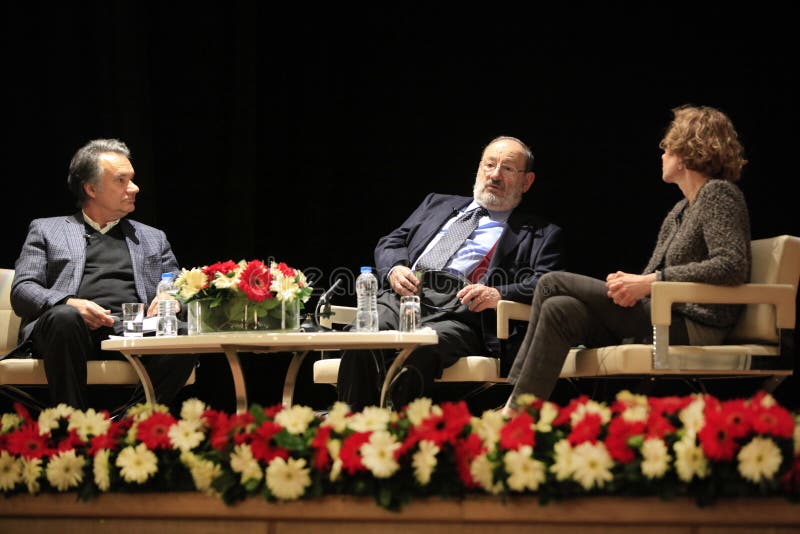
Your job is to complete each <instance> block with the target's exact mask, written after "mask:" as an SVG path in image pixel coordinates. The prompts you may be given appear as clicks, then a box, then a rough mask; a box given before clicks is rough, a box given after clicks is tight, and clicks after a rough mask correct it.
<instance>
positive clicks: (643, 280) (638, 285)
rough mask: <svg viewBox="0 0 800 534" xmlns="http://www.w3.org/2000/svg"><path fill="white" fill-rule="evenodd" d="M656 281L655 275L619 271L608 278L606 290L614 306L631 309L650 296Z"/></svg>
mask: <svg viewBox="0 0 800 534" xmlns="http://www.w3.org/2000/svg"><path fill="white" fill-rule="evenodd" d="M655 281H656V274H655V273H651V274H645V275H641V274H629V273H624V272H622V271H617V272H615V273H611V274H609V275H608V276H606V289H608V297H609V298H610V299H611V300H613V301H614V304H616V305H618V306H623V307H625V308H630V307H631V306H633V305H634V304H636V303H637V302H639V301H640V300H641V299H642V298H644V297H646V296H647V295H649V294H650V286H651V284H652V283H653V282H655Z"/></svg>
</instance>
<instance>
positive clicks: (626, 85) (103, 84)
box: [0, 1, 800, 403]
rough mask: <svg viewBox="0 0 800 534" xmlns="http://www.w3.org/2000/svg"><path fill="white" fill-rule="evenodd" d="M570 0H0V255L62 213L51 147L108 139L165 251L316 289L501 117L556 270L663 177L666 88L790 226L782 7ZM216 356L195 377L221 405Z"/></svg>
mask: <svg viewBox="0 0 800 534" xmlns="http://www.w3.org/2000/svg"><path fill="white" fill-rule="evenodd" d="M537 5H538V4H537ZM590 5H591V6H592V7H585V6H581V5H580V4H571V5H570V6H569V7H564V8H561V9H559V10H557V11H556V10H553V9H543V8H541V7H537V6H529V7H526V8H521V9H520V8H512V7H509V6H500V5H496V6H495V5H487V6H483V7H482V8H481V10H480V11H474V12H467V11H465V8H464V7H462V6H458V5H452V6H451V5H448V6H442V5H439V6H425V7H421V6H414V5H398V4H393V5H387V6H381V7H375V6H368V7H361V8H359V9H358V10H356V8H354V7H348V6H341V5H336V6H334V5H330V4H324V5H322V6H319V7H314V8H312V7H310V6H305V5H297V6H296V7H281V8H277V7H275V6H274V5H270V4H268V3H255V2H254V3H250V2H227V3H221V2H218V3H215V4H213V5H207V6H205V5H203V4H198V3H194V2H193V3H188V2H113V1H105V2H69V3H59V4H54V5H51V6H48V7H47V8H44V7H42V6H34V7H21V4H20V3H4V5H3V7H2V8H1V9H2V12H3V23H2V24H3V32H2V33H3V37H2V39H3V71H4V76H3V79H4V84H3V85H4V86H5V88H6V91H5V93H6V99H5V105H4V106H3V107H4V113H3V115H4V118H5V120H4V127H5V133H6V135H5V137H6V142H5V143H4V144H3V151H4V157H3V162H4V164H5V169H4V174H5V183H4V185H3V198H4V199H5V205H6V208H5V209H3V210H2V211H0V223H1V224H2V227H3V228H4V235H5V237H4V238H3V246H2V247H0V265H2V266H9V267H10V266H13V264H14V261H15V259H16V257H17V254H18V252H19V249H20V247H21V245H22V242H23V240H24V238H25V234H26V228H27V224H28V222H29V220H30V219H31V218H34V217H43V216H51V215H57V214H63V213H69V212H71V211H72V210H73V206H72V203H71V199H70V197H69V194H68V192H67V189H66V174H67V166H68V162H69V159H70V157H71V155H72V154H73V152H74V151H75V150H76V149H77V148H78V147H79V146H80V145H82V144H83V143H84V142H86V141H87V140H88V139H91V138H96V137H118V138H120V139H122V140H124V141H125V142H127V143H128V145H129V146H130V148H131V149H132V151H133V158H132V159H133V164H134V167H135V169H136V171H137V181H138V184H139V186H140V187H141V193H140V195H139V199H138V203H137V206H138V207H137V210H136V212H135V214H134V218H136V219H139V220H141V221H142V222H145V223H148V224H151V225H154V226H157V227H160V228H162V229H164V230H165V231H166V232H167V235H168V236H169V237H170V241H171V243H172V246H173V249H174V251H175V253H176V255H177V256H178V259H179V261H180V262H181V264H182V265H183V266H186V267H191V266H197V265H203V264H208V263H212V262H214V261H218V260H226V259H233V260H239V259H242V258H247V259H252V258H261V259H268V258H276V259H278V260H280V261H285V262H287V263H289V264H290V265H292V266H295V267H299V268H301V269H303V270H305V271H306V272H307V274H309V275H310V276H314V278H315V283H316V285H317V286H318V287H319V288H326V287H327V286H329V285H330V283H331V281H332V279H333V277H334V276H335V273H337V272H340V271H343V270H356V269H357V268H358V267H359V266H360V265H364V264H370V263H372V261H373V260H372V250H373V247H374V245H375V243H376V241H377V240H378V238H379V237H381V236H382V235H384V234H386V233H387V232H389V231H390V230H392V229H393V228H394V227H395V226H397V225H398V224H399V223H400V222H402V220H403V219H404V218H405V217H406V216H407V215H408V214H409V213H410V212H411V211H412V210H413V208H414V207H416V205H417V204H418V203H419V202H420V201H421V200H422V198H423V197H424V196H425V194H427V193H428V192H431V191H436V192H440V193H457V194H467V195H468V194H471V187H472V184H473V182H474V175H475V170H476V168H477V163H478V160H479V158H480V153H481V150H482V148H483V146H484V145H485V143H487V142H488V141H489V140H491V139H492V138H493V137H495V136H497V135H514V136H517V137H520V138H522V139H523V140H525V141H527V142H528V143H529V144H530V145H531V146H532V147H533V150H534V153H535V154H536V158H537V159H536V164H535V171H536V176H537V178H536V182H535V184H534V186H533V188H532V189H531V191H530V192H529V193H528V194H527V196H526V198H525V200H524V202H523V206H522V207H523V208H525V209H529V210H532V211H535V212H538V213H540V214H542V215H544V216H547V217H549V218H550V219H552V220H553V221H554V222H557V223H558V224H560V225H562V226H563V227H564V229H565V230H566V232H567V235H568V237H569V250H568V253H569V255H568V258H569V268H570V270H573V271H577V272H581V273H585V274H590V275H595V276H605V274H606V273H607V272H610V271H613V270H617V269H621V270H628V271H634V272H635V271H639V270H640V269H641V268H642V267H643V266H644V265H645V263H646V261H647V258H648V255H649V252H650V250H651V248H652V246H653V244H654V242H655V236H656V232H657V230H658V227H659V225H660V223H661V220H662V218H663V217H664V215H665V214H666V212H667V211H668V210H669V209H670V207H671V206H672V205H673V204H674V203H675V202H676V201H677V200H679V198H680V192H679V190H678V189H677V187H674V186H669V185H666V184H664V183H662V182H661V179H660V176H661V175H660V172H661V161H660V150H659V148H658V142H659V140H660V139H661V136H662V135H663V133H664V128H665V127H666V125H667V123H668V122H669V120H670V118H671V113H670V109H671V108H672V107H675V106H677V105H680V104H684V103H693V104H703V105H711V106H715V107H719V108H721V109H722V110H724V111H726V112H727V113H728V114H729V115H730V116H731V118H732V119H733V121H734V124H735V125H736V126H737V128H738V130H739V132H740V135H741V138H742V141H743V143H744V146H745V149H746V152H747V156H748V158H749V159H750V164H749V165H748V166H747V167H746V168H745V174H744V178H743V180H742V182H741V187H742V189H743V190H744V192H745V195H746V197H747V200H748V204H749V207H750V212H751V223H752V236H753V238H761V237H768V236H773V235H778V234H784V233H788V234H793V235H800V224H798V215H797V201H796V196H795V194H794V192H793V191H794V185H795V184H793V182H794V181H795V176H794V171H793V170H792V169H794V167H795V160H796V157H797V147H798V137H799V136H798V133H797V124H798V118H799V117H798V111H797V106H796V104H795V98H796V95H797V94H798V90H797V89H798V88H797V85H796V83H795V77H796V76H795V75H796V70H797V64H798V61H797V60H798V55H797V40H796V37H794V36H793V35H795V33H796V32H795V29H794V27H793V21H794V20H795V19H794V17H791V16H790V15H789V13H788V12H783V11H782V9H783V8H780V9H778V8H773V7H770V6H769V5H767V4H765V3H759V4H755V5H750V6H748V7H747V10H746V11H735V10H733V11H732V9H735V8H731V7H730V5H729V4H722V3H721V4H719V5H717V6H712V7H705V8H702V9H701V8H699V7H698V6H696V5H694V4H691V6H692V7H691V9H683V8H681V6H680V5H677V4H671V5H662V6H660V7H659V8H655V7H643V6H640V5H638V4H635V5H632V6H626V5H623V4H622V3H612V4H610V5H608V6H604V7H596V6H595V5H594V4H590ZM315 273H319V274H318V275H316V276H315ZM317 294H318V293H317ZM351 298H352V297H351V296H350V295H345V294H341V295H339V297H337V300H339V301H340V302H341V303H349V302H351ZM315 301H316V296H315V297H313V298H312V300H311V301H310V305H311V307H312V308H313V304H314V303H315ZM214 365H216V364H208V365H206V369H208V368H213V367H214ZM249 365H253V366H258V365H265V364H262V363H258V364H256V363H252V362H251V363H250V364H249ZM224 374H225V371H224V369H223V371H222V372H221V373H216V374H214V376H209V375H208V374H204V375H202V376H201V379H202V380H201V383H200V384H198V387H199V388H200V390H199V391H200V393H202V394H205V395H207V396H208V397H209V398H212V399H223V398H225V399H226V400H225V401H223V400H219V401H218V402H220V403H225V402H227V395H228V393H227V389H228V388H229V384H227V383H226V382H225V381H226V380H227V378H220V376H221V375H224ZM273 374H279V373H273V371H272V370H269V369H259V370H258V371H257V372H254V375H253V376H254V377H256V378H253V380H261V378H263V377H264V376H266V375H270V376H272V375H273ZM259 384H261V382H259ZM253 389H254V390H255V391H258V392H262V393H263V395H262V396H261V398H258V394H256V396H255V398H256V400H260V401H263V402H271V401H273V400H275V401H277V398H278V396H277V393H276V394H275V398H274V399H273V398H272V396H271V395H272V392H273V388H272V387H271V386H263V385H258V384H256V385H254V386H253ZM795 389H796V381H795V380H794V379H792V380H790V381H789V382H787V383H785V384H784V385H783V386H781V389H780V390H779V391H778V394H779V396H783V398H789V397H791V396H792V395H794V396H795V397H791V398H792V399H796V394H795V393H794V391H795Z"/></svg>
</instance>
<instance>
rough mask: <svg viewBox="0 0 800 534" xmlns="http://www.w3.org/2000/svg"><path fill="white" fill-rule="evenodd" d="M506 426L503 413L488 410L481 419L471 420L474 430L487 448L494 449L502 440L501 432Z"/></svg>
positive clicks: (474, 418)
mask: <svg viewBox="0 0 800 534" xmlns="http://www.w3.org/2000/svg"><path fill="white" fill-rule="evenodd" d="M504 424H505V418H504V417H503V414H502V412H499V411H496V410H486V411H485V412H483V414H481V416H480V418H478V417H473V418H472V419H471V425H472V430H473V432H475V433H476V434H477V435H478V437H479V438H481V441H482V442H483V444H484V445H485V446H486V447H489V448H492V447H493V446H494V444H495V443H497V442H498V441H499V440H500V430H502V428H503V425H504Z"/></svg>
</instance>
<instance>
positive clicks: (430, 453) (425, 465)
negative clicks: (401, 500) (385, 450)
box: [411, 439, 439, 486]
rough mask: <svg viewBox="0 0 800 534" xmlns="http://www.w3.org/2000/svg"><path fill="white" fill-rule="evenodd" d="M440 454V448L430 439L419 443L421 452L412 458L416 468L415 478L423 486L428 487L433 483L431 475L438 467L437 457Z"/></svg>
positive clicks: (418, 451) (412, 463)
mask: <svg viewBox="0 0 800 534" xmlns="http://www.w3.org/2000/svg"><path fill="white" fill-rule="evenodd" d="M437 454H439V447H438V446H437V445H436V444H435V443H434V442H432V441H430V440H428V439H423V440H422V441H420V442H419V450H417V452H415V453H414V456H413V457H412V458H411V465H412V466H413V467H414V477H416V479H417V482H419V484H420V485H421V486H427V485H428V482H430V481H431V475H432V474H433V470H434V468H435V467H436V463H437V461H436V455H437Z"/></svg>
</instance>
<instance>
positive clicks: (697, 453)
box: [672, 437, 709, 482]
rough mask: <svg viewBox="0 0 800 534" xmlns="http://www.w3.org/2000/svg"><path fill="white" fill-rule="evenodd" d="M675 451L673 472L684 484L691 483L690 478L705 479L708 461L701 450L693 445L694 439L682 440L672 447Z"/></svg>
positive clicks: (707, 471)
mask: <svg viewBox="0 0 800 534" xmlns="http://www.w3.org/2000/svg"><path fill="white" fill-rule="evenodd" d="M672 448H673V450H674V451H675V471H677V472H678V477H679V478H680V479H681V480H683V481H684V482H691V480H692V478H694V477H697V478H705V477H706V476H708V473H709V467H708V459H707V458H706V455H705V454H703V449H702V448H701V447H700V446H699V445H695V443H694V438H693V437H692V438H691V439H689V438H688V437H684V439H682V440H680V441H678V442H676V443H675V445H673V446H672Z"/></svg>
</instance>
